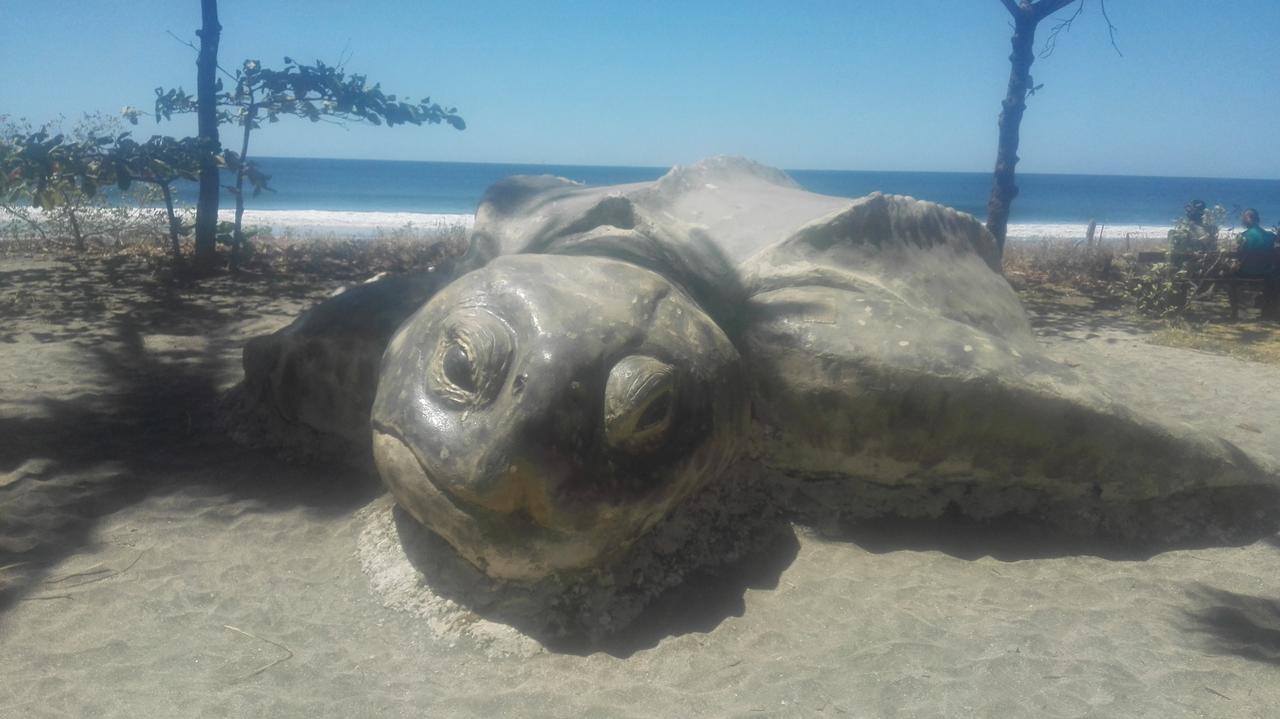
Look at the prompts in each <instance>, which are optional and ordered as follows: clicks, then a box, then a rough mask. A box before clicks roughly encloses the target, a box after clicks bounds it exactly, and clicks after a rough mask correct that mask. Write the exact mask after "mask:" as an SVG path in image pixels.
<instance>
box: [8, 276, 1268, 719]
mask: <svg viewBox="0 0 1280 719" xmlns="http://www.w3.org/2000/svg"><path fill="white" fill-rule="evenodd" d="M0 279H3V282H0V317H3V320H4V321H3V324H2V325H0V386H3V387H4V391H3V393H0V568H2V569H0V657H2V659H0V717H9V716H13V717H43V716H71V717H81V716H104V717H164V716H183V717H206V716H207V717H227V716H231V717H240V716H245V717H250V716H252V717H295V716H297V717H328V716H335V717H354V716H377V717H401V716H403V717H410V716H412V717H421V716H462V717H471V716H475V717H481V716H484V717H488V716H522V717H523V716H538V717H542V716H545V717H581V716H588V717H594V716H598V717H631V716H634V717H670V716H714V717H735V716H743V717H757V716H779V717H793V716H794V717H809V716H850V717H938V716H941V717H971V716H1000V717H1024V716H1026V717H1032V716H1034V717H1271V716H1275V715H1276V706H1277V705H1280V681H1278V680H1280V540H1277V539H1276V538H1267V539H1264V540H1262V541H1259V542H1257V543H1254V544H1251V545H1248V546H1242V547H1229V546H1202V547H1194V548H1184V549H1179V550H1175V551H1164V552H1158V553H1151V552H1140V551H1136V550H1132V549H1125V548H1122V547H1106V546H1093V545H1090V544H1087V543H1080V542H1062V541H1058V540H1055V539H1053V538H1052V537H1050V536H1048V535H1042V534H1040V533H1039V532H1037V531H1036V530H1035V528H1028V527H1023V526H1015V525H1009V524H1006V523H995V524H990V525H980V524H972V523H959V522H903V521H889V520H885V521H878V522H870V523H866V524H864V525H861V526H859V527H857V528H854V529H853V530H851V531H850V532H848V533H847V535H843V536H840V537H838V538H833V537H828V536H822V535H819V534H818V533H816V532H814V531H813V530H810V529H806V528H802V527H787V528H785V529H784V531H783V532H782V533H781V534H780V536H779V537H778V538H777V539H776V540H775V541H772V542H771V543H770V547H769V549H768V550H767V551H765V552H762V553H757V554H754V555H752V556H748V557H745V558H743V559H742V560H741V561H739V562H738V563H737V564H736V565H734V566H733V567H731V568H729V569H726V570H724V571H720V572H718V573H716V574H714V575H707V576H701V577H698V578H695V579H694V580H692V581H690V582H688V583H686V584H685V585H682V586H681V587H678V588H676V589H675V590H672V591H671V592H669V593H668V594H666V595H664V596H663V597H662V598H660V600H659V601H658V602H657V603H656V604H655V605H654V606H653V607H652V608H651V609H650V610H649V611H648V612H647V613H646V614H645V615H643V616H642V617H641V619H640V620H639V621H638V622H636V624H635V625H633V627H632V628H631V629H630V630H629V631H627V632H624V633H623V634H622V635H620V636H618V637H616V638H615V639H613V640H611V641H609V642H607V643H605V644H603V645H601V646H599V647H598V648H596V650H594V651H581V652H565V651H552V650H548V649H546V648H544V647H542V646H540V645H539V644H537V642H534V641H532V640H530V639H528V638H526V637H523V636H522V635H520V634H519V633H518V632H515V631H513V630H509V629H506V628H504V627H501V626H488V625H486V624H485V620H482V619H480V618H479V617H477V616H475V615H473V614H470V613H469V612H467V611H465V608H459V607H457V606H448V603H447V602H443V601H439V598H435V599H432V598H431V597H429V596H426V595H423V594H422V593H421V590H420V589H419V588H417V587H416V586H414V585H412V582H407V581H406V580H405V576H406V575H405V574H404V567H405V561H406V560H405V558H404V557H403V556H402V555H403V550H401V549H399V548H398V547H397V546H396V543H395V541H393V540H394V531H395V528H394V522H393V521H392V515H391V514H390V512H391V509H390V505H389V502H388V501H387V499H386V497H385V496H384V494H383V492H382V490H381V488H380V486H379V485H378V483H377V480H376V477H374V476H373V475H372V474H371V473H370V472H369V471H368V469H367V468H360V467H355V468H344V467H340V466H336V465H332V464H327V465H321V466H317V465H314V464H306V463H301V462H289V461H286V460H285V459H282V458H281V457H279V456H278V455H277V454H276V453H274V452H272V451H269V450H266V449H254V448H250V447H246V446H244V445H242V444H239V443H237V442H234V441H232V440H231V439H229V437H228V432H227V428H225V427H223V426H222V425H221V424H220V417H222V416H223V415H221V414H220V413H219V412H218V411H217V408H218V407H219V406H220V405H221V402H222V399H221V398H222V397H223V393H224V392H225V391H226V390H227V389H229V388H230V387H231V386H233V385H234V384H235V383H236V382H237V381H238V380H239V378H240V369H239V353H240V348H241V346H242V344H243V341H244V340H245V339H246V338H248V337H250V336H253V335H256V334H261V333H263V332H267V331H270V330H272V329H274V328H276V327H279V326H281V325H283V324H285V323H287V322H288V321H289V320H290V319H292V317H294V316H295V315H296V314H297V312H298V311H300V310H301V309H302V308H303V307H305V306H306V305H307V304H308V303H310V302H312V301H314V300H316V299H318V298H320V297H323V296H324V295H326V294H327V293H328V292H330V291H332V290H333V289H334V288H335V283H334V282H333V281H330V280H319V279H317V278H307V277H295V278H290V279H287V280H284V279H282V280H276V281H269V280H267V279H264V278H250V279H244V280H232V279H227V278H219V279H214V280H210V281H206V282H202V283H201V284H200V285H199V286H197V287H193V288H183V289H178V288H175V287H173V286H172V285H171V284H168V283H165V282H163V281H160V280H157V279H156V278H155V277H153V276H152V275H151V274H150V273H149V272H148V271H146V269H145V268H144V267H142V266H141V265H140V264H139V261H138V260H136V259H130V258H117V259H112V260H109V261H106V260H86V261H84V262H82V263H79V264H74V263H70V262H66V261H60V260H53V259H48V258H41V257H35V258H21V257H8V258H4V259H0ZM1051 320H1052V318H1050V319H1049V320H1045V319H1044V318H1041V321H1039V322H1038V323H1037V324H1038V326H1039V327H1040V330H1041V333H1042V335H1043V337H1044V341H1045V342H1046V343H1047V344H1048V345H1049V349H1050V351H1051V352H1052V353H1054V354H1055V355H1057V356H1059V357H1060V358H1062V359H1063V360H1064V361H1097V360H1099V359H1102V360H1105V361H1114V362H1143V363H1146V364H1147V365H1149V366H1150V367H1151V371H1152V381H1151V384H1150V385H1149V386H1130V387H1124V388H1112V389H1113V391H1116V392H1119V393H1123V392H1132V393H1151V392H1161V391H1165V390H1167V389H1168V387H1169V383H1170V382H1171V381H1172V380H1171V378H1183V380H1185V381H1184V382H1183V385H1182V387H1181V389H1180V391H1181V392H1183V393H1184V394H1183V395H1181V398H1180V399H1179V400H1177V401H1171V402H1169V403H1168V404H1169V406H1170V411H1180V412H1184V413H1185V414H1186V420H1187V421H1188V422H1192V423H1196V422H1201V423H1211V424H1213V425H1214V426H1216V427H1219V428H1221V429H1222V432H1223V434H1224V435H1225V436H1228V437H1229V438H1231V439H1232V440H1233V441H1237V442H1238V443H1240V444H1241V446H1245V447H1246V448H1247V449H1248V450H1249V451H1251V452H1253V453H1255V455H1257V456H1260V457H1263V458H1265V459H1267V460H1268V461H1272V462H1273V463H1280V406H1278V405H1280V403H1276V402H1275V401H1274V400H1273V399H1271V398H1269V397H1267V396H1266V395H1265V393H1264V392H1263V391H1262V390H1263V388H1268V387H1269V388H1272V391H1273V392H1274V390H1275V388H1280V369H1277V368H1275V367H1271V366H1266V365H1261V364H1252V363H1246V362H1242V361H1239V360H1234V359H1229V358H1224V357H1218V356H1213V355H1207V354H1202V353H1196V352H1189V351H1185V350H1176V349H1169V348H1157V347H1152V346H1150V345H1147V344H1145V343H1144V342H1142V339H1143V335H1142V333H1141V332H1140V331H1138V330H1133V329H1130V328H1100V327H1096V326H1087V324H1083V323H1078V322H1077V323H1072V322H1071V321H1070V320H1071V318H1061V320H1062V321H1061V322H1058V323H1057V324H1055V323H1054V322H1053V321H1051ZM1187 408H1190V409H1187Z"/></svg>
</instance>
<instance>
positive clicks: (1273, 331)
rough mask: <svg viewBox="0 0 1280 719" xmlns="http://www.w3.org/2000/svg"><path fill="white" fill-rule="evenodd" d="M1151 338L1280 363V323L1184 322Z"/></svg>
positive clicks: (1204, 350)
mask: <svg viewBox="0 0 1280 719" xmlns="http://www.w3.org/2000/svg"><path fill="white" fill-rule="evenodd" d="M1150 342H1151V343H1152V344H1157V345H1164V346H1166V347H1181V348H1184V349H1193V350H1200V351H1201V352H1211V353H1213V354H1220V355H1227V356H1229V357H1236V358H1238V359H1242V360H1248V361H1250V362H1265V363H1267V364H1274V365H1280V324H1276V323H1274V322H1267V323H1263V322H1261V321H1247V322H1234V323H1222V322H1202V323H1195V324H1190V323H1183V324H1179V325H1173V326H1169V327H1166V328H1164V329H1160V330H1157V331H1156V332H1155V333H1154V334H1152V336H1151V339H1150Z"/></svg>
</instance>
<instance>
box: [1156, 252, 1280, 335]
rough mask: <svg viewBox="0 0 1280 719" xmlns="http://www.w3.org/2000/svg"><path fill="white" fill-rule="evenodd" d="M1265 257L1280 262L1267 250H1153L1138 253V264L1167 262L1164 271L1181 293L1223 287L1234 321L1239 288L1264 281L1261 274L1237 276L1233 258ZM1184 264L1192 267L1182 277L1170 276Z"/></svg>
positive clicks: (1237, 310)
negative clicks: (1166, 271) (1225, 290)
mask: <svg viewBox="0 0 1280 719" xmlns="http://www.w3.org/2000/svg"><path fill="white" fill-rule="evenodd" d="M1267 258H1272V259H1273V260H1275V261H1280V257H1277V256H1276V254H1274V253H1268V252H1218V251H1212V252H1168V251H1165V250H1157V251H1154V252H1139V253H1138V264H1144V265H1147V264H1155V263H1159V262H1167V263H1169V269H1168V272H1169V276H1170V278H1171V279H1172V281H1173V283H1174V284H1175V285H1181V286H1182V287H1183V288H1184V289H1183V292H1184V293H1185V292H1186V291H1187V290H1195V292H1194V293H1193V295H1194V296H1197V297H1199V296H1203V295H1204V294H1207V293H1208V292H1211V291H1212V290H1213V289H1214V288H1215V287H1226V288H1227V299H1228V301H1229V302H1230V303H1231V319H1233V320H1234V319H1237V318H1238V317H1239V316H1240V290H1241V289H1242V288H1244V287H1257V288H1259V289H1261V288H1262V287H1263V282H1264V281H1263V279H1262V278H1261V277H1241V276H1240V275H1238V274H1237V273H1236V271H1235V270H1234V269H1233V268H1234V267H1237V266H1238V265H1236V264H1234V261H1237V260H1245V259H1267ZM1188 265H1190V266H1191V268H1192V269H1189V270H1188V271H1187V275H1186V276H1185V277H1180V278H1179V277H1174V275H1175V274H1176V273H1177V272H1178V271H1179V270H1180V269H1185V268H1186V267H1187V266H1188ZM1184 297H1185V294H1184Z"/></svg>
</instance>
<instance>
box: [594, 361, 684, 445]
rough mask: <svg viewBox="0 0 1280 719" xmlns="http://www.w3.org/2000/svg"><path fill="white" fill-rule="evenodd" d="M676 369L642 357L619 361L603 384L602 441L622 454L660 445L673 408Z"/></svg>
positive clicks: (668, 426) (669, 422) (668, 425)
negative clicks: (603, 437)
mask: <svg viewBox="0 0 1280 719" xmlns="http://www.w3.org/2000/svg"><path fill="white" fill-rule="evenodd" d="M676 384H677V382H676V370H675V368H674V367H672V366H671V365H669V364H667V363H665V362H662V361H661V360H657V359H654V358H653V357H646V356H644V355H631V356H629V357H625V358H623V359H622V360H621V361H620V362H618V363H617V364H616V365H614V367H613V369H612V370H611V371H610V372H609V380H608V382H606V383H605V398H604V429H605V439H606V440H607V441H608V443H609V445H610V446H611V447H613V448H615V449H620V450H623V451H626V452H641V451H646V450H651V449H653V448H654V447H656V446H658V445H659V444H661V443H662V440H663V439H664V438H665V436H666V433H667V430H668V429H669V428H670V426H671V418H672V415H673V414H674V410H675V405H676V391H677V387H676Z"/></svg>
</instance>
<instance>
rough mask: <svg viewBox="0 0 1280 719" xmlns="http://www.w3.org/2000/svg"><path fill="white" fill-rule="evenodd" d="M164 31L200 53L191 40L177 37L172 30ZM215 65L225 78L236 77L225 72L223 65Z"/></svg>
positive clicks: (233, 78) (231, 78)
mask: <svg viewBox="0 0 1280 719" xmlns="http://www.w3.org/2000/svg"><path fill="white" fill-rule="evenodd" d="M165 32H166V33H168V34H169V37H171V38H173V39H174V40H177V41H178V42H179V43H182V44H183V45H186V46H187V47H189V48H191V49H192V50H195V51H196V54H199V53H200V48H198V47H196V46H195V43H193V42H191V41H190V40H183V39H182V38H180V37H178V36H177V35H176V34H175V33H174V32H173V31H172V30H165ZM216 67H217V68H218V69H219V70H221V71H222V74H223V75H226V76H227V79H229V80H235V79H236V76H235V75H232V74H231V73H229V72H227V69H226V68H225V67H223V66H222V65H217V66H216Z"/></svg>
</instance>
